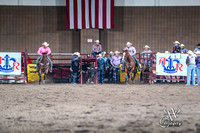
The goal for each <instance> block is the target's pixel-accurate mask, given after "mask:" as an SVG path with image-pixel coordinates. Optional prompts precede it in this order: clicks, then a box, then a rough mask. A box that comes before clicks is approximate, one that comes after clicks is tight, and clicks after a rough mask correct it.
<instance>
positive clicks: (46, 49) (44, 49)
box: [36, 42, 53, 72]
mask: <svg viewBox="0 0 200 133" xmlns="http://www.w3.org/2000/svg"><path fill="white" fill-rule="evenodd" d="M48 46H49V44H48V43H47V42H44V43H42V47H40V48H39V49H38V52H37V53H38V54H39V55H40V56H39V57H38V59H37V60H36V65H37V71H38V70H39V68H38V62H40V61H41V60H42V54H43V53H47V58H48V60H49V63H50V70H49V71H50V72H52V67H53V65H52V61H51V59H50V58H49V57H48V55H49V54H51V49H50V48H49V47H48Z"/></svg>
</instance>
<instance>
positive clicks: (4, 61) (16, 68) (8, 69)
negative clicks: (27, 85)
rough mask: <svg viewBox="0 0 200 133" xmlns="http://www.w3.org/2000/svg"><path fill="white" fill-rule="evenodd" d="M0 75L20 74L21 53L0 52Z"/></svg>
mask: <svg viewBox="0 0 200 133" xmlns="http://www.w3.org/2000/svg"><path fill="white" fill-rule="evenodd" d="M0 75H21V53H13V52H0Z"/></svg>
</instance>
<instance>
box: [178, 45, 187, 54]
mask: <svg viewBox="0 0 200 133" xmlns="http://www.w3.org/2000/svg"><path fill="white" fill-rule="evenodd" d="M180 51H181V54H186V53H187V52H188V49H186V48H185V45H184V44H181V49H180Z"/></svg>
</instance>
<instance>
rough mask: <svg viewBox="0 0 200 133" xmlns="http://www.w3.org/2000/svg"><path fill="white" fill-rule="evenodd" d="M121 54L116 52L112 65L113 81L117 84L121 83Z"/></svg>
mask: <svg viewBox="0 0 200 133" xmlns="http://www.w3.org/2000/svg"><path fill="white" fill-rule="evenodd" d="M119 54H120V52H118V51H115V56H113V57H112V59H111V64H112V66H113V80H114V82H115V83H119V82H120V75H119V70H120V64H121V63H122V57H121V56H119Z"/></svg>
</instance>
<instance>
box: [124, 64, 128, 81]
mask: <svg viewBox="0 0 200 133" xmlns="http://www.w3.org/2000/svg"><path fill="white" fill-rule="evenodd" d="M125 73H126V77H125V82H126V83H127V78H128V77H127V76H128V70H127V68H126V67H125Z"/></svg>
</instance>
